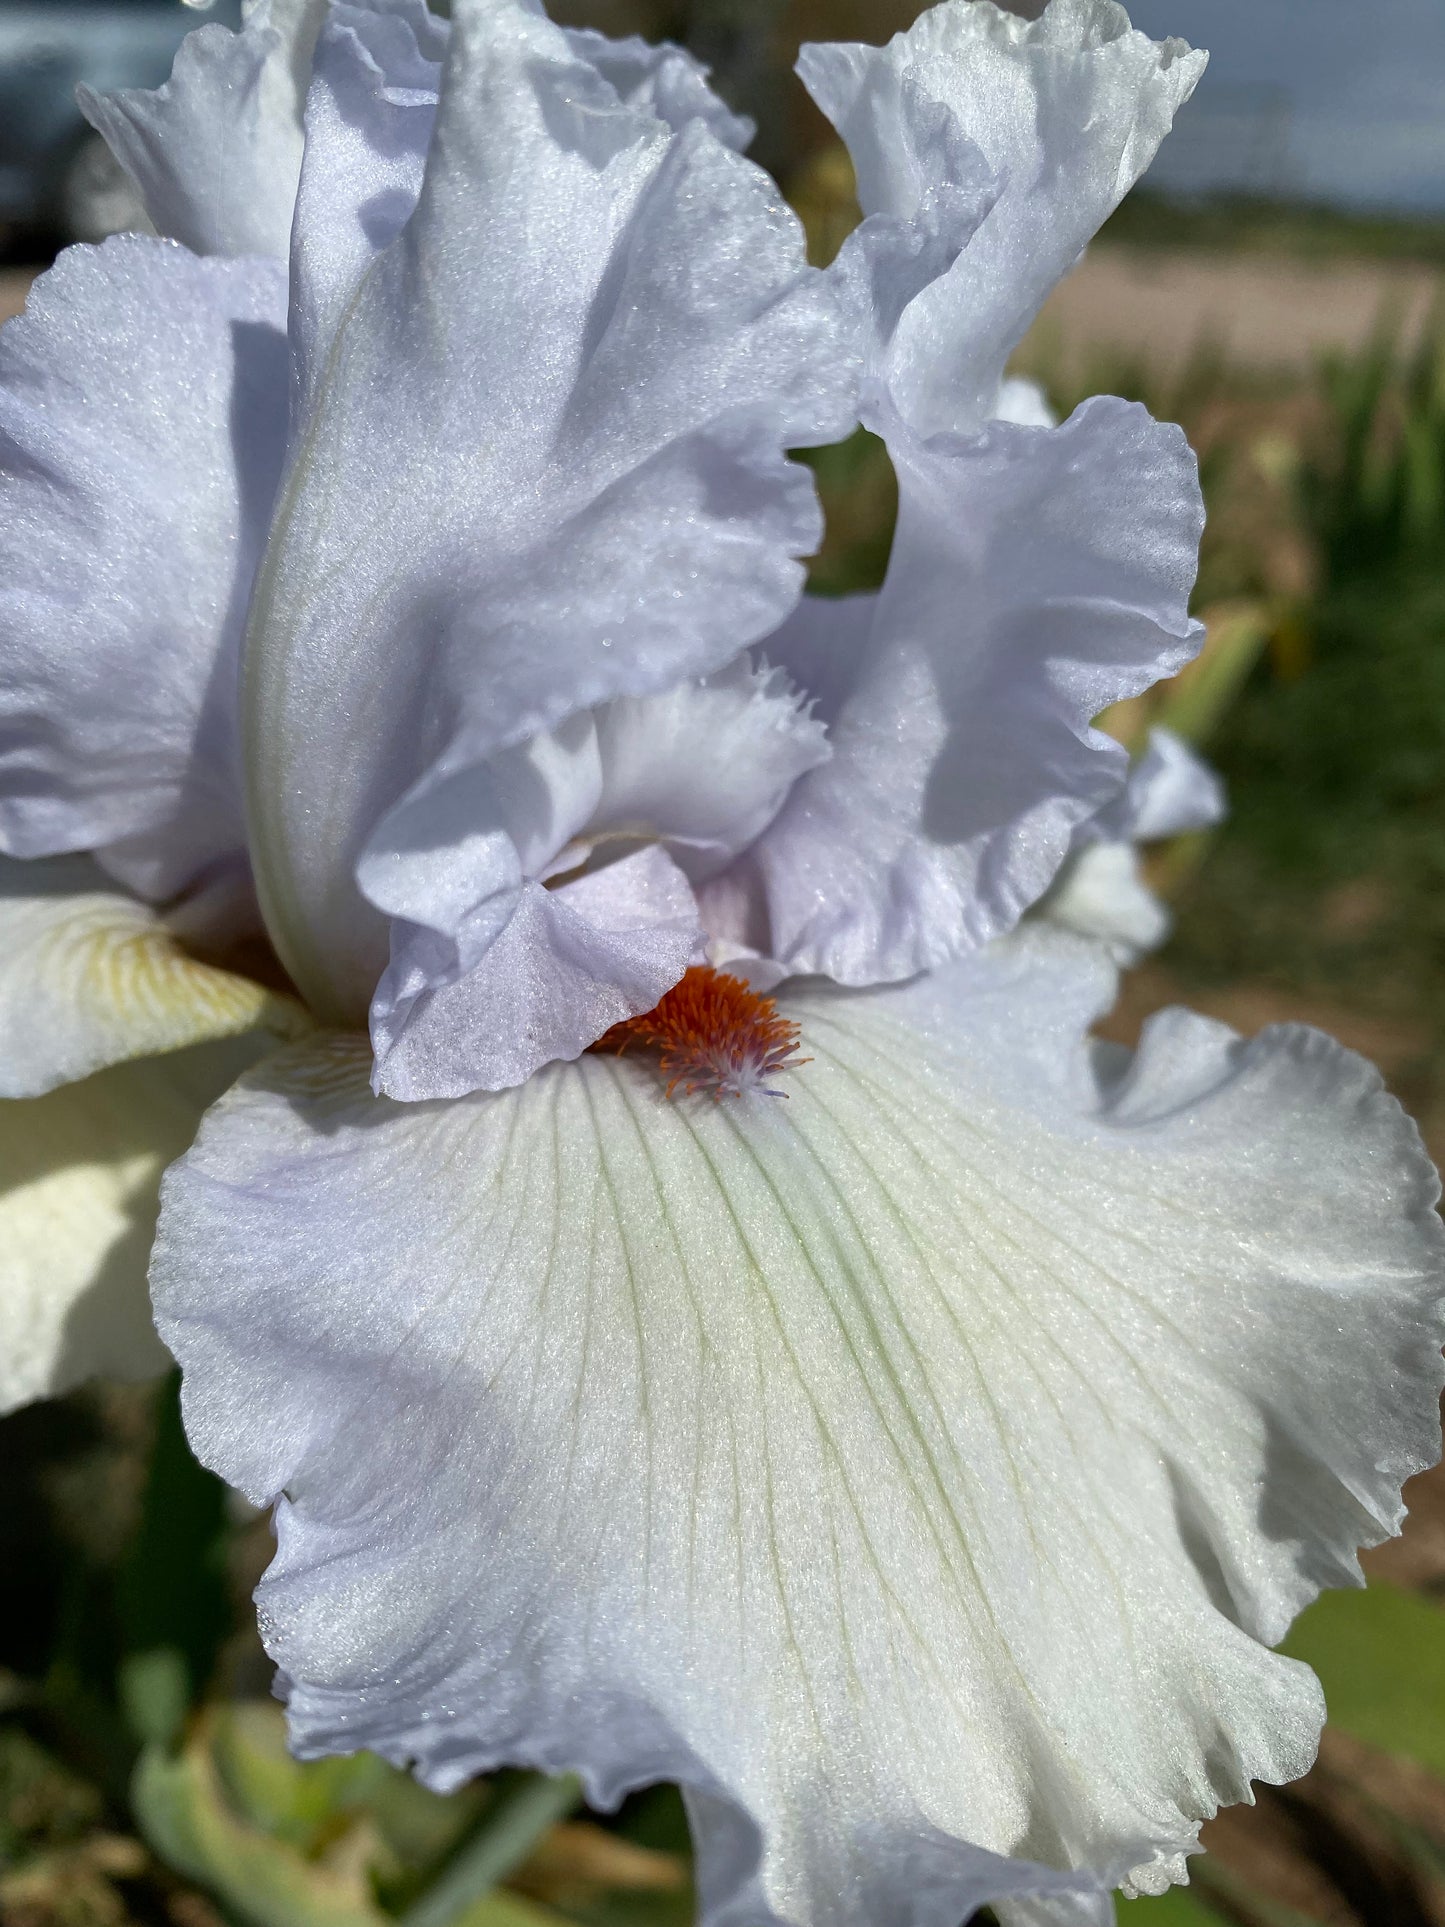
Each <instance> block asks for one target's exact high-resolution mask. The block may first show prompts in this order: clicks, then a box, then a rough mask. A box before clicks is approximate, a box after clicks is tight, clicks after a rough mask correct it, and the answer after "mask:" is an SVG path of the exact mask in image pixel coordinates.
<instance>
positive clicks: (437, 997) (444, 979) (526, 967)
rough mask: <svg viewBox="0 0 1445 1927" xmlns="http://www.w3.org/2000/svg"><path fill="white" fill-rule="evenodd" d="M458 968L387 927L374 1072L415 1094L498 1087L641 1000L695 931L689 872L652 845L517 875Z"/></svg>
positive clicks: (393, 1088) (661, 985)
mask: <svg viewBox="0 0 1445 1927" xmlns="http://www.w3.org/2000/svg"><path fill="white" fill-rule="evenodd" d="M492 904H493V906H494V907H495V909H496V912H497V915H498V924H497V927H496V929H495V932H494V934H492V935H490V936H489V938H488V940H487V942H486V944H485V946H484V947H483V948H482V951H481V954H480V956H479V957H478V959H477V961H476V962H475V963H472V964H470V965H469V966H468V967H467V969H466V971H465V974H462V973H461V969H460V967H459V966H458V965H457V964H456V961H455V956H456V953H455V950H454V949H453V948H450V947H448V946H446V945H445V944H442V943H440V942H439V941H438V940H437V939H436V937H435V936H434V935H433V934H432V933H430V932H427V931H424V930H416V929H414V928H408V927H407V926H406V925H404V924H397V925H395V926H393V927H394V930H395V932H396V934H395V936H394V937H393V946H394V954H393V960H392V963H391V965H390V967H389V968H388V970H387V971H386V973H385V975H384V976H383V977H382V980H381V985H380V987H379V989H378V991H377V995H376V999H375V1002H374V1004H373V1006H372V1015H371V1041H372V1044H373V1046H374V1047H375V1051H376V1068H375V1073H374V1080H373V1081H374V1082H375V1085H376V1088H377V1089H378V1090H379V1091H385V1092H386V1093H387V1095H388V1096H390V1097H399V1098H405V1099H408V1100H411V1101H415V1100H417V1099H420V1098H428V1097H461V1096H464V1095H465V1094H466V1093H467V1092H468V1091H475V1090H505V1089H507V1088H508V1087H509V1086H511V1085H513V1084H520V1083H521V1082H522V1081H523V1080H524V1079H525V1078H528V1077H530V1076H531V1075H532V1073H533V1071H535V1070H537V1069H538V1068H539V1066H541V1065H543V1064H548V1063H551V1062H552V1061H553V1059H555V1058H562V1059H567V1060H570V1059H572V1058H574V1057H578V1056H580V1055H581V1053H582V1052H583V1051H585V1050H586V1049H587V1047H588V1045H589V1044H593V1043H595V1042H596V1041H597V1039H598V1038H599V1037H600V1036H601V1035H602V1033H603V1032H604V1031H605V1030H610V1029H611V1027H612V1025H613V1024H617V1023H621V1022H622V1020H623V1019H624V1018H625V1017H636V1016H639V1015H641V1013H642V1012H643V1011H647V1010H651V1009H652V1008H653V1006H654V1005H655V1004H657V1003H658V1002H660V1000H661V999H662V997H663V996H664V994H665V993H666V992H667V991H669V990H671V988H672V986H673V985H674V984H675V983H676V982H677V980H678V978H679V977H681V975H682V973H683V971H684V970H685V969H686V968H687V966H688V963H689V961H690V960H691V958H692V956H693V953H694V951H695V950H697V948H698V945H699V943H700V940H701V931H700V929H699V927H698V919H697V905H696V903H695V902H694V900H693V895H692V892H691V890H690V889H689V888H688V884H687V878H686V877H685V876H684V875H683V873H682V871H681V870H679V869H678V867H677V865H676V864H675V863H673V861H672V860H671V858H670V857H668V856H667V855H666V854H665V853H664V852H663V851H662V850H661V849H660V848H659V847H658V846H657V845H656V844H653V845H652V846H651V847H649V848H647V849H643V850H639V851H637V852H636V853H635V854H634V855H632V856H630V857H626V858H624V859H623V860H622V861H621V862H619V863H614V864H612V865H610V866H609V867H608V868H607V869H605V870H599V871H597V872H596V873H595V874H593V875H591V876H584V877H579V878H578V879H577V880H576V881H575V882H573V883H567V884H563V885H562V886H561V887H560V888H557V889H550V890H547V889H542V888H541V887H540V886H539V885H538V884H536V883H523V884H521V885H520V886H519V887H517V888H515V889H514V890H513V891H512V892H510V894H509V895H508V896H507V897H506V898H505V899H501V898H493V899H492Z"/></svg>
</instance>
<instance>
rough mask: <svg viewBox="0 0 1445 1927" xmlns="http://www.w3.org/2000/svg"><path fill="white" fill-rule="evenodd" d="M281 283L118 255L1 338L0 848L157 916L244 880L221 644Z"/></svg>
mask: <svg viewBox="0 0 1445 1927" xmlns="http://www.w3.org/2000/svg"><path fill="white" fill-rule="evenodd" d="M285 314H286V274H285V270H284V268H283V267H282V266H281V265H280V264H279V263H277V262H269V261H223V260H198V259H197V258H196V257H195V256H194V255H191V254H188V253H187V252H186V251H185V250H184V249H182V248H180V247H177V246H176V245H175V244H174V243H170V242H164V241H157V240H153V239H146V238H141V237H137V236H123V237H120V238H117V239H115V240H112V241H107V242H106V243H105V244H104V245H103V246H101V247H99V248H89V247H83V248H72V249H69V250H68V251H67V252H66V253H65V254H63V255H62V256H61V258H60V260H59V262H58V263H57V264H56V266H55V267H54V268H52V269H51V271H50V272H49V273H48V274H46V275H43V276H42V277H41V279H40V280H39V281H38V282H37V283H36V284H35V288H34V290H33V292H32V294H31V297H30V302H29V306H28V308H27V311H26V313H25V315H24V316H23V317H22V318H21V319H20V320H18V321H14V322H12V323H10V325H9V326H8V327H7V328H6V329H5V331H4V334H3V336H0V495H3V502H4V516H3V520H0V849H4V850H5V851H7V852H9V853H10V854H12V855H16V856H26V857H30V856H43V855H50V854H55V853H59V852H62V851H73V850H91V849H99V850H104V849H106V848H107V846H109V848H110V850H111V851H112V852H113V855H114V866H113V867H114V868H115V870H116V871H117V873H123V874H124V876H125V878H126V880H127V881H128V882H129V883H130V884H132V885H133V887H135V888H136V889H138V890H140V891H142V892H143V893H144V894H146V895H149V896H152V897H154V898H157V899H161V898H165V897H169V896H171V895H173V894H174V893H175V892H177V891H179V890H181V889H183V888H186V887H188V886H190V885H192V884H193V883H195V882H197V881H198V880H205V879H206V878H207V877H208V875H212V874H214V873H215V872H217V871H218V870H220V869H227V868H231V869H234V868H236V867H237V866H243V865H244V852H245V832H244V826H243V822H242V798H241V783H240V775H239V769H238V760H239V737H238V724H237V717H236V710H237V677H238V673H239V671H238V659H239V646H240V636H241V630H242V628H243V625H244V623H245V619H246V604H247V598H248V596H249V593H250V588H251V580H252V576H253V573H254V570H255V567H256V563H257V559H258V557H259V554H260V551H261V546H262V543H263V541H264V539H265V530H266V525H267V521H268V518H269V516H270V512H271V506H272V501H273V497H274V494H275V489H276V482H277V477H278V474H279V471H280V465H281V459H282V450H283V444H284V438H285V432H286V339H285V334H284V332H283V330H284V326H285Z"/></svg>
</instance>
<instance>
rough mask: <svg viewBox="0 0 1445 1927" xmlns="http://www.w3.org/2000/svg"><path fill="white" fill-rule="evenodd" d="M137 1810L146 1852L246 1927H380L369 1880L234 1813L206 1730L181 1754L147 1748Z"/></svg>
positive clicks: (135, 1797) (139, 1772)
mask: <svg viewBox="0 0 1445 1927" xmlns="http://www.w3.org/2000/svg"><path fill="white" fill-rule="evenodd" d="M131 1804H132V1806H133V1808H134V1810H135V1815H136V1820H137V1822H138V1824H139V1826H140V1830H141V1832H142V1834H143V1835H144V1837H145V1840H146V1843H147V1845H148V1846H149V1847H150V1848H151V1850H152V1852H153V1853H155V1854H156V1855H157V1856H158V1857H159V1858H160V1859H162V1860H164V1861H165V1862H166V1864H167V1865H168V1866H170V1867H172V1868H173V1869H174V1870H175V1871H176V1872H177V1873H179V1874H182V1875H184V1876H185V1877H186V1878H187V1879H190V1880H194V1881H196V1882H198V1883H199V1884H200V1885H201V1886H203V1887H205V1888H207V1889H208V1890H209V1891H210V1892H211V1893H213V1894H214V1895H215V1896H216V1897H217V1899H219V1900H220V1901H221V1902H222V1903H223V1904H224V1905H225V1906H226V1907H227V1908H228V1909H229V1910H230V1912H231V1913H232V1914H233V1915H234V1916H235V1918H236V1919H237V1920H238V1921H240V1922H243V1923H244V1924H245V1927H382V1923H384V1921H385V1919H386V1916H385V1915H383V1914H382V1913H381V1912H380V1910H379V1909H378V1908H377V1907H376V1906H375V1905H374V1904H373V1902H372V1900H371V1898H370V1894H369V1892H368V1891H367V1888H366V1885H365V1882H364V1880H363V1878H362V1877H361V1876H360V1875H358V1874H357V1873H355V1872H345V1873H341V1872H337V1871H335V1870H333V1869H331V1868H328V1867H322V1866H317V1865H314V1864H312V1863H309V1862H307V1861H306V1860H304V1859H303V1858H302V1857H301V1855H300V1854H299V1853H298V1852H297V1851H296V1849H295V1848H294V1847H292V1846H290V1845H288V1844H287V1842H285V1841H283V1840H277V1839H274V1838H273V1837H272V1836H271V1835H270V1834H266V1833H261V1832H259V1831H258V1830H257V1829H256V1828H254V1827H251V1826H249V1825H248V1824H247V1823H246V1821H245V1820H243V1819H241V1818H240V1817H239V1816H238V1815H237V1814H235V1813H234V1812H232V1811H231V1809H230V1807H229V1805H228V1803H227V1801H226V1799H225V1795H224V1791H223V1789H222V1787H221V1783H220V1777H219V1775H218V1774H217V1772H216V1767H215V1762H214V1760H213V1758H212V1755H211V1749H210V1746H209V1744H208V1742H207V1738H206V1736H205V1733H204V1730H202V1731H201V1732H200V1733H198V1735H197V1736H196V1737H195V1738H194V1739H193V1740H192V1742H191V1744H190V1745H188V1746H187V1747H186V1748H185V1749H184V1750H183V1751H182V1752H180V1753H174V1754H172V1753H168V1752H166V1751H165V1750H164V1749H163V1748H161V1747H158V1746H148V1747H147V1748H146V1749H145V1751H144V1752H143V1753H142V1755H141V1757H140V1762H139V1764H138V1765H137V1767H136V1773H135V1780H134V1783H133V1785H132V1788H131Z"/></svg>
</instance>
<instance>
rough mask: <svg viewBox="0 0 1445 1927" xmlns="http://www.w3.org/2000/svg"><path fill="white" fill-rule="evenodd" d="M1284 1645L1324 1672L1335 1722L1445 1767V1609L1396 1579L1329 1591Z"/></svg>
mask: <svg viewBox="0 0 1445 1927" xmlns="http://www.w3.org/2000/svg"><path fill="white" fill-rule="evenodd" d="M1284 1651H1285V1652H1287V1653H1288V1654H1289V1655H1290V1656H1291V1658H1294V1659H1302V1660H1304V1662H1305V1663H1306V1665H1309V1666H1312V1667H1313V1668H1314V1670H1315V1671H1316V1673H1318V1674H1319V1677H1320V1681H1321V1683H1322V1685H1323V1686H1324V1689H1325V1698H1326V1701H1327V1702H1328V1705H1329V1717H1330V1724H1331V1725H1332V1726H1338V1727H1340V1728H1341V1729H1342V1730H1343V1731H1344V1732H1346V1733H1351V1734H1353V1735H1354V1737H1355V1738H1356V1739H1357V1740H1364V1741H1365V1742H1366V1744H1367V1745H1370V1746H1375V1747H1379V1748H1380V1750H1381V1751H1382V1752H1386V1753H1398V1754H1401V1755H1403V1756H1404V1757H1405V1758H1406V1759H1411V1760H1415V1761H1417V1762H1418V1763H1419V1764H1420V1765H1421V1766H1424V1767H1428V1768H1429V1769H1430V1770H1431V1772H1433V1773H1439V1774H1441V1775H1445V1722H1442V1720H1441V1718H1440V1708H1441V1707H1442V1706H1445V1612H1442V1611H1441V1609H1440V1608H1439V1607H1438V1606H1435V1605H1432V1604H1431V1603H1430V1602H1429V1601H1428V1600H1426V1599H1422V1598H1420V1597H1419V1596H1418V1595H1417V1594H1415V1593H1409V1592H1400V1591H1398V1590H1397V1589H1396V1588H1395V1587H1393V1586H1383V1585H1380V1586H1371V1587H1369V1588H1368V1589H1367V1590H1366V1591H1364V1592H1327V1593H1325V1594H1324V1595H1323V1596H1322V1597H1321V1598H1319V1599H1317V1600H1316V1601H1315V1603H1314V1605H1313V1606H1311V1607H1310V1608H1309V1610H1308V1612H1306V1613H1303V1614H1302V1615H1301V1616H1300V1618H1299V1619H1298V1620H1297V1621H1296V1623H1295V1625H1294V1627H1293V1629H1292V1631H1291V1632H1290V1636H1289V1638H1288V1639H1287V1640H1286V1641H1285V1644H1284Z"/></svg>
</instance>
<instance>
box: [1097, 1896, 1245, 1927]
mask: <svg viewBox="0 0 1445 1927" xmlns="http://www.w3.org/2000/svg"><path fill="white" fill-rule="evenodd" d="M1115 1911H1116V1913H1117V1915H1118V1920H1119V1927H1220V1917H1219V1915H1218V1914H1217V1913H1215V1911H1214V1909H1213V1908H1212V1907H1211V1906H1209V1905H1208V1904H1207V1903H1206V1902H1205V1900H1204V1899H1203V1897H1202V1896H1201V1895H1199V1894H1197V1893H1195V1892H1194V1891H1193V1889H1192V1888H1189V1887H1171V1888H1170V1889H1169V1891H1168V1893H1167V1894H1159V1895H1158V1896H1154V1895H1150V1896H1149V1897H1148V1898H1146V1899H1144V1900H1121V1901H1119V1902H1117V1903H1116V1907H1115Z"/></svg>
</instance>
